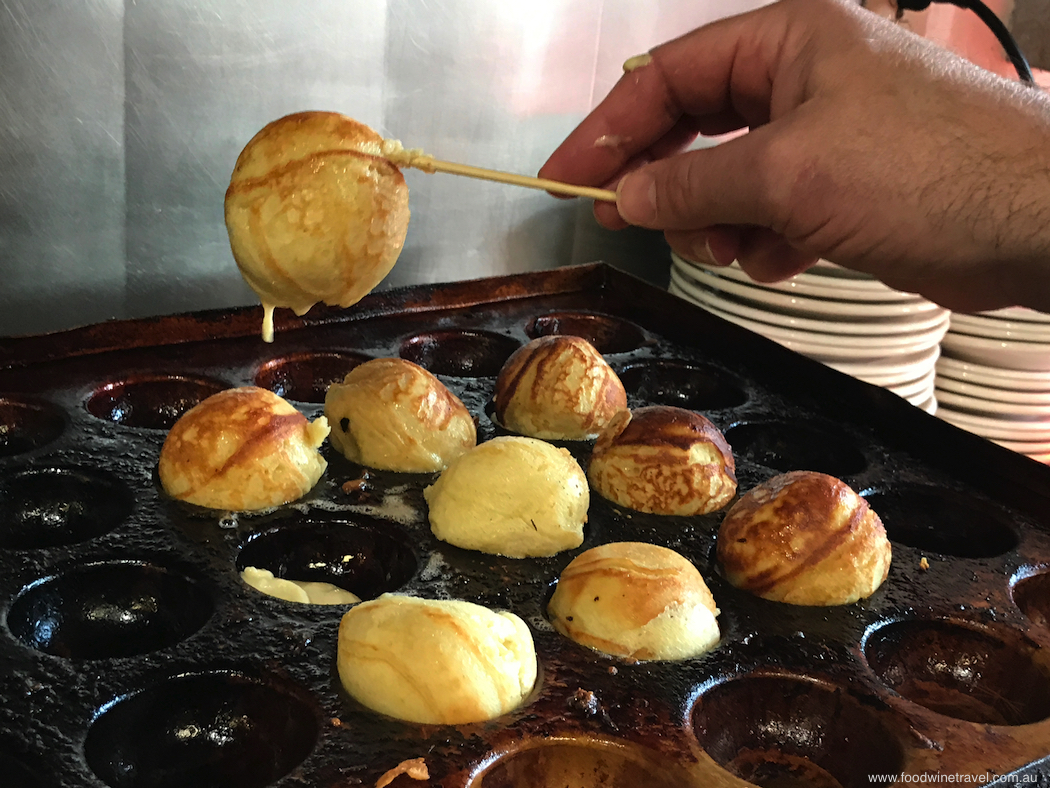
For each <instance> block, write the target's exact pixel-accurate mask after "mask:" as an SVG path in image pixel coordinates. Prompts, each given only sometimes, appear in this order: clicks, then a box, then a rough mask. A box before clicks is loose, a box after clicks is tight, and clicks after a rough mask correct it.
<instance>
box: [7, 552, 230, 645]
mask: <svg viewBox="0 0 1050 788" xmlns="http://www.w3.org/2000/svg"><path fill="white" fill-rule="evenodd" d="M212 607H213V606H212V601H211V597H210V596H209V595H208V594H207V593H206V592H205V591H204V590H203V589H202V588H201V587H200V585H198V584H197V583H196V582H195V581H193V580H191V579H190V578H188V577H185V576H183V575H181V574H179V573H177V572H170V571H168V570H166V569H164V568H162V567H158V566H154V565H151V564H147V563H136V562H131V561H119V562H118V561H113V562H105V563H97V564H89V565H87V566H83V567H78V568H76V569H73V570H71V571H69V572H65V573H62V574H58V575H55V576H54V577H49V578H45V579H43V580H40V581H39V582H37V583H34V584H32V585H30V586H28V587H27V588H26V589H25V590H24V591H23V592H22V593H21V594H20V595H19V596H18V598H17V599H15V601H14V603H13V604H12V605H11V610H10V612H9V613H8V617H7V623H8V627H9V628H10V629H11V632H12V633H13V634H14V635H15V637H17V638H18V639H19V640H21V641H22V642H23V643H25V644H26V645H27V646H29V647H30V648H35V649H38V650H40V651H44V652H47V653H48V654H54V655H56V656H60V657H68V658H71V659H101V658H105V657H124V656H130V655H133V654H143V653H146V652H149V651H156V650H157V649H161V648H165V647H167V646H171V645H174V644H175V643H178V642H180V641H181V640H184V639H185V638H187V637H189V636H190V635H192V634H193V633H194V632H196V631H197V630H198V629H200V628H201V627H202V626H203V625H204V624H205V622H207V620H208V619H209V618H210V617H211V614H212Z"/></svg>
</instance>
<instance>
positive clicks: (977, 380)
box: [936, 307, 1050, 462]
mask: <svg viewBox="0 0 1050 788" xmlns="http://www.w3.org/2000/svg"><path fill="white" fill-rule="evenodd" d="M942 349H943V355H942V356H941V359H940V360H939V361H938V362H937V389H936V390H937V399H938V400H939V401H940V403H941V409H940V411H939V412H938V414H937V415H938V416H940V417H941V418H943V419H944V420H945V421H948V422H951V423H952V424H954V425H956V426H957V427H962V428H963V429H966V430H969V431H970V432H974V433H977V434H978V435H981V436H983V437H985V438H988V439H989V440H992V441H995V442H996V443H998V444H1000V445H1002V446H1005V447H1006V448H1008V449H1013V450H1014V451H1016V452H1020V453H1021V454H1027V455H1028V456H1029V457H1032V458H1033V459H1036V460H1039V461H1040V462H1050V315H1044V314H1041V313H1039V312H1033V311H1032V310H1030V309H1024V308H1021V307H1011V308H1009V309H999V310H996V311H994V312H982V313H979V314H976V315H960V314H953V315H952V318H951V327H950V329H949V331H948V333H947V335H945V337H944V341H943V344H942Z"/></svg>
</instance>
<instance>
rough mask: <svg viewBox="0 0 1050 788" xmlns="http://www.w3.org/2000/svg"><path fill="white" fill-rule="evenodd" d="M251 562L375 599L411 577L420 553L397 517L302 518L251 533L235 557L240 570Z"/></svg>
mask: <svg viewBox="0 0 1050 788" xmlns="http://www.w3.org/2000/svg"><path fill="white" fill-rule="evenodd" d="M249 566H254V567H255V568H256V569H267V570H269V571H270V572H272V573H273V575H274V577H280V578H284V579H286V580H299V581H310V582H321V583H331V584H332V585H334V586H338V587H339V588H342V589H344V590H346V591H350V592H351V593H353V594H356V595H357V596H359V597H361V598H362V599H374V598H375V597H377V596H379V595H380V594H383V593H386V592H388V591H396V590H397V589H399V588H400V587H401V586H403V585H404V584H405V583H407V582H408V581H409V579H410V578H411V577H412V576H413V575H414V574H415V572H416V557H415V553H414V552H413V551H412V548H411V546H410V544H409V541H408V537H407V536H405V535H404V533H403V532H402V531H401V530H400V529H398V528H397V527H396V526H395V525H394V524H393V523H384V524H383V525H382V526H381V527H376V526H368V525H355V524H352V523H348V522H298V523H291V524H288V525H285V526H278V527H276V528H274V529H271V530H269V531H266V532H264V533H260V534H257V535H254V536H252V537H251V538H250V539H249V540H248V541H247V542H246V543H245V545H244V547H243V548H242V549H241V552H240V555H239V556H238V558H237V570H238V571H244V569H245V568H246V567H249Z"/></svg>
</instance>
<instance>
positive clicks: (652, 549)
mask: <svg viewBox="0 0 1050 788" xmlns="http://www.w3.org/2000/svg"><path fill="white" fill-rule="evenodd" d="M547 611H548V613H549V614H550V621H551V624H553V626H554V628H555V629H556V630H558V631H559V632H560V633H561V634H563V635H565V636H566V637H568V638H571V639H572V640H574V641H576V642H577V643H579V644H580V645H582V646H587V647H588V648H593V649H595V650H597V651H601V652H603V653H605V654H611V655H613V656H618V657H628V658H631V659H646V660H649V659H654V660H680V659H688V658H690V657H695V656H699V655H700V654H703V653H704V652H706V651H709V650H710V649H712V648H714V646H715V645H717V643H718V640H719V631H718V622H717V621H716V618H715V617H716V616H717V615H718V608H717V607H716V606H715V600H714V598H713V597H712V596H711V591H710V590H709V589H708V587H707V584H706V583H705V582H704V579H703V577H701V575H700V572H699V571H698V570H697V568H696V567H695V566H693V564H692V563H691V562H690V561H689V560H688V559H687V558H685V556H683V555H681V554H679V553H676V552H675V551H674V550H671V549H669V548H667V547H661V546H659V545H654V544H647V543H644V542H612V543H610V544H603V545H599V546H598V547H592V548H591V549H590V550H587V551H585V552H583V553H580V555H578V556H576V558H574V559H573V560H572V561H571V562H570V563H569V565H568V566H567V567H565V569H564V570H563V571H562V573H561V577H560V578H559V580H558V586H557V588H556V589H555V591H554V595H553V596H552V597H551V601H550V603H549V604H548V606H547Z"/></svg>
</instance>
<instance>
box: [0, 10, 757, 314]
mask: <svg viewBox="0 0 1050 788" xmlns="http://www.w3.org/2000/svg"><path fill="white" fill-rule="evenodd" d="M760 4H761V2H757V1H756V0H663V1H662V2H655V1H652V0H651V1H650V2H645V3H638V2H628V1H627V0H533V1H532V2H529V3H511V2H506V1H505V0H434V1H432V2H424V1H423V0H387V1H386V2H381V1H377V0H372V1H371V2H362V1H361V0H357V1H356V2H355V1H353V0H311V2H291V0H205V2H190V1H189V0H75V1H74V0H0V270H2V272H3V277H2V280H0V281H2V284H0V335H18V334H25V333H39V332H44V331H50V330H56V329H62V328H67V327H70V326H73V325H78V324H84V323H90V322H96V321H100V320H104V319H108V318H112V317H141V316H147V315H156V314H165V313H173V312H180V311H188V310H197V309H205V308H212V307H227V306H235V305H242V304H250V303H252V302H253V301H254V297H253V295H252V293H251V292H250V291H249V290H248V289H247V287H246V286H245V285H244V284H243V282H242V281H241V278H240V275H239V274H238V272H237V270H236V267H235V266H234V264H233V259H232V257H231V255H230V251H229V245H228V242H227V239H226V231H225V228H224V226H223V219H222V201H223V194H224V192H225V189H226V185H227V183H228V180H229V175H230V171H231V169H232V168H233V163H234V161H235V159H236V157H237V154H238V153H239V152H240V150H241V148H242V147H243V146H244V144H245V143H246V142H247V141H248V140H249V139H250V138H251V136H252V135H253V134H254V133H255V132H256V131H258V130H259V129H260V128H261V127H262V126H263V125H265V124H266V123H267V122H269V121H271V120H273V119H275V118H277V117H279V116H281V115H284V114H286V113H289V112H294V111H298V110H303V109H330V110H336V111H340V112H343V113H345V114H347V115H351V116H352V117H355V118H357V119H358V120H360V121H362V122H364V123H367V124H368V125H370V126H372V127H373V128H375V129H376V130H377V131H379V132H380V133H381V134H383V135H384V136H390V137H396V138H399V139H401V140H402V141H403V142H404V143H405V144H406V145H409V146H413V147H422V148H424V149H425V150H427V151H428V152H431V153H433V154H434V155H436V156H438V157H439V158H444V159H448V160H452V161H462V162H466V163H471V164H477V165H480V166H485V167H494V168H498V169H506V170H511V171H515V172H522V173H526V174H533V173H535V171H536V170H537V169H538V168H539V166H540V165H541V164H542V163H543V161H544V160H545V159H546V157H547V155H548V154H549V153H550V151H551V150H552V149H553V147H554V146H555V145H556V144H557V143H558V142H559V141H560V140H561V139H562V138H563V137H564V135H565V134H566V133H568V132H569V131H570V130H571V129H572V127H573V126H574V125H575V124H576V123H577V121H578V120H579V119H580V118H581V117H582V116H583V115H584V113H585V112H586V111H587V110H588V109H590V108H591V107H592V106H593V105H594V104H595V103H596V102H597V101H598V100H599V99H600V98H601V97H602V96H603V95H604V94H605V92H606V91H607V90H608V89H609V87H611V86H612V84H613V83H614V82H615V80H616V79H617V78H618V76H619V74H620V66H621V63H622V62H623V60H624V59H626V58H627V57H628V56H630V55H633V54H636V53H637V52H640V51H644V50H645V49H647V48H649V47H650V46H652V45H654V44H656V43H658V42H660V41H662V40H665V39H667V38H670V37H673V36H675V35H678V34H680V33H682V32H685V31H686V30H689V29H691V28H692V27H695V26H696V25H698V24H701V23H703V22H706V21H709V20H711V19H715V18H717V17H721V16H725V15H728V14H730V13H735V12H738V11H741V10H745V9H746V8H749V7H753V6H757V5H760ZM406 177H407V179H408V182H409V187H410V190H411V209H412V220H411V224H410V227H409V235H408V240H407V243H406V246H405V250H404V253H403V254H402V256H401V259H400V261H399V262H398V264H397V266H396V267H395V268H394V271H393V272H392V273H391V274H390V276H389V277H388V278H387V280H386V281H385V282H384V283H383V284H382V285H381V286H382V287H390V286H396V285H403V284H411V283H417V282H437V281H453V280H460V279H468V278H474V277H479V276H485V275H490V274H498V273H513V272H519V271H526V270H534V269H540V268H547V267H551V266H556V265H565V264H569V263H573V262H583V261H588V260H591V259H595V258H598V257H601V258H604V259H607V260H609V261H610V262H613V263H614V264H620V265H624V266H626V267H629V268H633V269H634V270H635V271H636V272H638V273H641V274H642V275H645V276H650V277H657V278H659V277H666V254H665V249H664V247H663V246H662V239H660V238H659V236H656V235H654V234H650V233H644V232H628V233H617V234H611V233H605V232H604V231H601V230H600V228H598V227H597V225H595V224H594V222H593V219H592V218H591V215H590V207H589V205H585V204H582V203H580V202H579V201H571V202H565V201H559V200H555V199H553V198H551V197H550V196H548V195H546V194H544V193H542V192H533V191H530V190H525V189H519V188H514V187H510V186H504V185H500V184H489V183H484V182H480V181H470V180H467V179H463V178H456V177H454V176H450V175H441V174H438V175H425V174H422V173H419V172H416V171H412V172H409V173H407V176H406Z"/></svg>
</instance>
